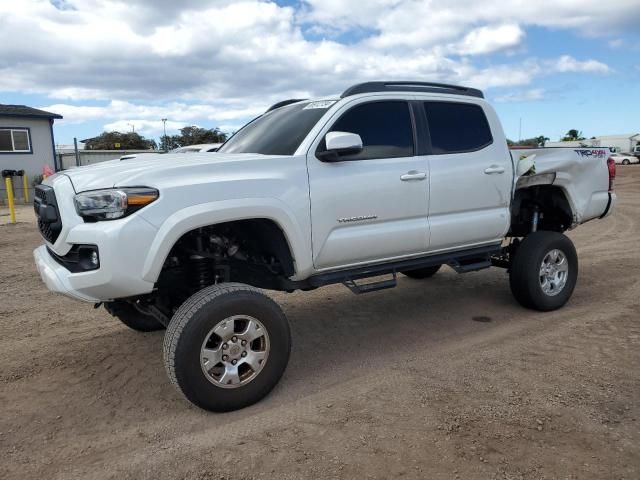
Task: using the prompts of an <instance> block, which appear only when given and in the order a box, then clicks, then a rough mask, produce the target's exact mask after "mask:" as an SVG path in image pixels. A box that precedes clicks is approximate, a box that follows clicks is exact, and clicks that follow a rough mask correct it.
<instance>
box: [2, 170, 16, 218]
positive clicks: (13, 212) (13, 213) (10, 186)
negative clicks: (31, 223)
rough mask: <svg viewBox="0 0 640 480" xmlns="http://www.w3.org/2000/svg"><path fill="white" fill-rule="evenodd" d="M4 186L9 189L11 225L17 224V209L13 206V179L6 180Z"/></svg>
mask: <svg viewBox="0 0 640 480" xmlns="http://www.w3.org/2000/svg"><path fill="white" fill-rule="evenodd" d="M4 184H5V185H6V187H7V199H8V200H9V215H10V217H11V223H16V207H15V206H14V205H13V184H12V182H11V177H7V178H5V179H4Z"/></svg>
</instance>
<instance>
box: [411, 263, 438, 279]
mask: <svg viewBox="0 0 640 480" xmlns="http://www.w3.org/2000/svg"><path fill="white" fill-rule="evenodd" d="M441 266H442V265H434V266H433V267H425V268H418V269H417V270H403V271H402V273H403V274H404V275H406V276H407V277H409V278H414V279H416V280H422V279H423V278H431V277H433V276H434V275H435V274H436V273H438V270H440V267H441Z"/></svg>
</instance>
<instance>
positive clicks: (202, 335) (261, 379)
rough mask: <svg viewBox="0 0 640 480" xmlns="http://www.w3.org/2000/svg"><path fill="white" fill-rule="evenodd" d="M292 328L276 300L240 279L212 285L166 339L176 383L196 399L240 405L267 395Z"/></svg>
mask: <svg viewBox="0 0 640 480" xmlns="http://www.w3.org/2000/svg"><path fill="white" fill-rule="evenodd" d="M290 350H291V333H290V330H289V324H288V322H287V319H286V317H285V315H284V313H283V312H282V310H281V309H280V307H279V306H278V304H277V303H276V302H274V301H273V300H271V299H270V298H269V297H267V296H266V295H264V294H263V293H262V292H260V291H259V290H258V289H256V288H253V287H250V286H248V285H243V284H239V283H228V284H219V285H214V286H211V287H207V288H205V289H203V290H201V291H199V292H198V293H196V294H194V295H193V296H192V297H191V298H189V299H188V300H187V301H186V302H185V303H184V304H183V305H182V306H181V307H180V308H179V309H178V311H177V312H176V313H175V315H174V316H173V318H172V319H171V322H170V323H169V327H168V328H167V333H166V335H165V340H164V364H165V367H166V369H167V373H168V375H169V378H170V380H171V383H173V385H174V386H175V387H176V388H177V389H178V390H179V391H180V392H181V393H182V394H183V395H184V396H185V397H186V398H187V399H188V400H189V401H191V402H192V403H194V404H196V405H197V406H199V407H200V408H203V409H205V410H210V411H214V412H224V411H229V410H236V409H239V408H243V407H246V406H248V405H251V404H253V403H255V402H257V401H258V400H260V399H262V398H263V397H264V396H265V395H267V394H268V393H269V392H270V391H271V389H272V388H273V387H274V386H275V385H276V384H277V383H278V381H279V380H280V377H281V376H282V374H283V373H284V370H285V368H286V366H287V362H288V361H289V352H290Z"/></svg>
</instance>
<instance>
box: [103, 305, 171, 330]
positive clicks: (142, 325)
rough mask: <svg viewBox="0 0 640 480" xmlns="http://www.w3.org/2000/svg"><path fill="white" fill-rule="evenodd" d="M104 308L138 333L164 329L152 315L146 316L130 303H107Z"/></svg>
mask: <svg viewBox="0 0 640 480" xmlns="http://www.w3.org/2000/svg"><path fill="white" fill-rule="evenodd" d="M104 308H105V309H106V310H107V312H109V313H110V314H111V315H113V316H114V317H116V318H118V319H119V320H120V321H121V322H122V323H124V324H125V325H126V326H127V327H129V328H131V329H132V330H137V331H138V332H155V331H156V330H162V329H164V325H162V324H161V323H160V322H159V321H158V320H156V319H155V318H154V317H152V316H151V315H145V314H144V313H141V312H139V311H138V310H137V309H136V308H135V307H134V306H133V305H131V304H130V303H128V302H123V301H115V302H106V303H105V304H104Z"/></svg>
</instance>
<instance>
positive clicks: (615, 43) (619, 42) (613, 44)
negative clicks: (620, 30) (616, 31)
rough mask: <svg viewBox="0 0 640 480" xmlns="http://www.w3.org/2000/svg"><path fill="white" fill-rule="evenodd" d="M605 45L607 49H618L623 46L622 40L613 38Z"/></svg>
mask: <svg viewBox="0 0 640 480" xmlns="http://www.w3.org/2000/svg"><path fill="white" fill-rule="evenodd" d="M607 45H609V47H611V48H620V47H622V46H623V45H624V40H623V39H621V38H615V39H613V40H609V41H608V42H607Z"/></svg>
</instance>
